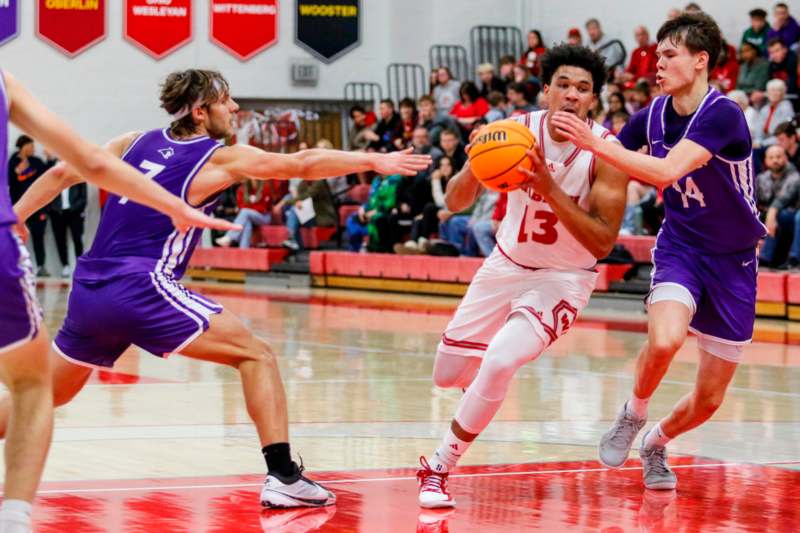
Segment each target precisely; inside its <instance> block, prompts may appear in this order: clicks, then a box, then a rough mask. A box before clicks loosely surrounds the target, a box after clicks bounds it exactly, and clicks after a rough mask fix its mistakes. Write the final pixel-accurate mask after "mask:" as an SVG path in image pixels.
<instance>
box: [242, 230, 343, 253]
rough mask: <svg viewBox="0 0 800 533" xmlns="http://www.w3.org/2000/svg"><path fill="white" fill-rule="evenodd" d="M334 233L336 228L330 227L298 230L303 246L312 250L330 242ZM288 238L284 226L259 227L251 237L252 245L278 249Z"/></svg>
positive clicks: (287, 232) (287, 231)
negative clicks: (325, 242)
mask: <svg viewBox="0 0 800 533" xmlns="http://www.w3.org/2000/svg"><path fill="white" fill-rule="evenodd" d="M335 233H336V228H332V227H322V228H301V229H300V234H301V235H302V237H303V246H304V247H305V248H309V249H312V250H313V249H316V248H319V245H320V243H321V242H323V241H327V240H330V239H331V238H332V237H333V236H334V234H335ZM288 238H289V230H287V229H286V226H260V227H259V228H258V231H257V232H256V233H255V234H254V236H253V243H254V244H258V243H260V244H265V245H266V246H269V247H273V248H278V247H280V246H281V244H282V243H283V241H285V240H286V239H288Z"/></svg>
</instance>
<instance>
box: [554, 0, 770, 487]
mask: <svg viewBox="0 0 800 533" xmlns="http://www.w3.org/2000/svg"><path fill="white" fill-rule="evenodd" d="M721 43H722V36H721V35H720V30H719V28H718V27H717V24H716V23H715V22H714V20H713V19H712V18H711V17H709V16H708V15H706V14H705V13H696V14H682V15H680V16H679V17H677V18H675V19H673V20H670V21H668V22H666V23H665V24H664V25H663V26H662V27H661V29H660V30H659V31H658V48H657V51H656V53H657V55H658V72H657V76H656V80H657V82H658V84H659V86H660V87H661V88H662V89H663V91H664V93H665V96H660V97H658V98H656V99H655V100H654V101H653V102H652V104H651V105H650V106H649V107H648V108H646V109H643V110H641V111H639V112H638V113H637V114H635V115H634V116H633V117H632V118H631V121H630V122H629V123H628V125H627V126H625V128H624V129H623V130H622V132H621V133H620V135H619V140H620V141H621V142H622V144H623V145H624V147H623V146H620V145H615V144H612V143H609V142H606V141H604V140H602V139H598V138H597V137H595V136H593V135H591V133H590V131H589V130H588V128H586V127H585V126H584V125H583V123H581V122H579V121H577V120H574V118H573V117H571V116H569V115H565V114H560V113H557V114H556V117H554V118H553V122H554V123H555V124H556V125H557V127H558V128H559V130H560V131H562V132H563V133H564V135H565V136H567V137H568V138H569V139H571V140H572V141H573V142H574V143H575V144H577V145H580V146H582V147H584V148H585V149H588V150H591V151H592V152H594V153H595V154H596V155H597V156H598V157H600V158H601V159H603V160H605V161H607V162H609V163H610V164H612V165H614V166H616V167H618V168H619V169H621V170H623V171H625V172H627V173H628V174H629V175H631V176H636V177H637V178H639V179H641V180H643V181H646V182H649V183H652V184H653V185H656V186H657V187H659V188H661V189H663V191H664V205H665V210H666V218H665V220H664V225H663V226H662V228H661V231H660V232H659V234H658V237H657V238H656V245H655V247H654V248H653V279H652V284H651V289H650V293H649V295H648V297H647V303H648V313H649V317H648V340H647V342H646V343H645V345H644V347H643V348H642V350H641V352H640V353H639V358H638V360H637V363H636V375H635V381H634V386H633V394H632V396H631V397H630V399H629V400H628V401H627V402H626V403H625V405H624V406H623V407H622V409H621V410H620V412H619V415H618V416H617V419H616V421H615V422H614V425H613V427H612V428H611V430H610V431H609V432H608V433H606V434H605V435H604V436H603V438H602V440H601V442H600V449H599V454H600V460H601V461H602V462H603V463H604V464H605V465H607V466H610V467H619V466H622V464H623V463H624V462H625V460H626V459H627V457H628V454H629V452H630V449H631V446H632V444H633V442H634V440H635V438H636V435H637V433H638V432H639V431H640V430H641V429H642V427H643V426H644V425H645V422H646V420H647V403H648V401H649V399H650V397H651V396H652V394H653V392H654V391H655V389H656V387H658V384H659V383H660V381H661V379H662V378H663V377H664V374H665V373H666V371H667V368H668V367H669V364H670V362H671V361H672V358H673V356H674V355H675V352H676V351H677V350H678V349H679V348H680V347H681V345H682V344H683V342H684V340H685V339H686V335H687V331H689V330H690V331H692V332H693V333H694V334H695V335H696V336H697V345H698V348H699V351H700V362H699V368H698V371H697V381H696V384H695V388H694V390H693V391H692V392H690V393H689V394H687V395H686V396H684V397H683V398H682V399H681V400H680V401H679V402H678V403H677V405H676V406H675V407H674V408H673V410H672V412H671V413H670V414H669V415H668V416H667V417H666V418H663V419H662V420H661V421H660V422H658V424H656V425H655V426H654V427H653V428H652V429H650V431H648V432H647V433H646V434H645V436H644V438H643V440H642V445H641V448H640V451H639V454H640V456H641V458H642V465H643V467H644V485H645V487H647V488H650V489H674V488H675V485H676V483H677V479H676V477H675V474H674V473H673V472H672V470H670V469H669V467H668V466H667V455H666V448H665V446H666V444H667V442H669V441H670V440H671V439H673V438H675V437H677V436H678V435H680V434H682V433H685V432H687V431H689V430H691V429H693V428H695V427H697V426H699V425H700V424H702V423H703V422H705V421H706V420H708V419H709V418H710V417H711V416H712V415H713V414H714V412H715V411H716V410H717V409H718V408H719V406H720V404H721V403H722V400H723V397H724V396H725V391H726V389H727V387H728V384H729V383H730V381H731V379H732V378H733V374H734V372H735V371H736V366H737V364H738V362H739V360H740V358H741V353H742V347H743V345H745V344H747V343H749V342H750V339H751V336H752V333H753V322H754V321H755V302H756V275H757V270H758V261H757V260H756V246H757V244H758V241H759V239H761V238H762V237H763V236H764V235H765V233H766V230H765V228H764V226H763V225H762V224H761V222H759V220H758V216H757V211H756V208H755V202H754V199H753V195H754V183H753V163H752V148H751V140H750V133H749V131H748V128H747V123H746V122H745V118H744V115H743V114H742V112H741V110H740V109H739V107H738V106H737V105H736V104H735V103H734V102H733V101H732V100H730V99H728V98H726V97H725V96H724V95H722V94H720V93H719V92H717V91H716V90H715V89H712V88H710V87H709V85H708V73H709V71H710V70H711V68H712V67H713V66H714V64H715V63H716V61H717V57H719V53H720V49H721ZM642 146H647V147H648V149H649V154H650V155H645V154H642V153H637V152H636V151H635V150H638V149H639V148H641V147H642ZM626 148H627V150H626Z"/></svg>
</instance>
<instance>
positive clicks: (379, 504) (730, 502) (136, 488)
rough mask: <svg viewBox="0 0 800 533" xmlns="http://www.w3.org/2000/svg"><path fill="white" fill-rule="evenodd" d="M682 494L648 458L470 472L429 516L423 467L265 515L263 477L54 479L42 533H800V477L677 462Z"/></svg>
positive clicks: (361, 478)
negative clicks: (328, 500)
mask: <svg viewBox="0 0 800 533" xmlns="http://www.w3.org/2000/svg"><path fill="white" fill-rule="evenodd" d="M671 464H672V465H673V466H674V468H675V470H676V472H677V474H678V479H679V484H678V489H677V491H669V492H664V491H645V490H644V489H643V487H642V485H641V470H640V469H639V467H638V463H637V462H635V461H629V463H628V466H626V467H625V468H623V469H621V470H617V471H611V470H607V469H605V468H600V466H599V464H598V463H597V462H594V461H586V462H558V463H534V464H522V465H494V466H466V467H463V468H459V470H458V475H456V476H454V477H453V478H452V480H451V491H452V492H453V493H454V495H455V496H456V499H457V502H458V508H457V509H456V510H455V511H452V512H448V511H444V512H443V511H421V510H420V509H419V508H418V506H417V502H416V480H415V478H414V474H415V471H414V470H412V469H392V470H368V471H351V472H321V473H315V474H314V477H315V479H318V480H320V481H324V482H327V483H328V484H329V485H330V487H331V488H332V489H333V490H335V491H336V493H337V495H338V498H339V501H338V503H337V505H336V506H334V507H330V508H324V509H303V510H289V511H263V512H262V511H260V508H259V506H258V491H259V487H260V484H261V477H260V476H240V477H224V478H178V479H158V480H136V481H131V482H126V481H111V482H70V483H49V484H45V485H44V486H43V487H42V491H41V493H40V497H39V501H38V506H37V508H36V526H35V527H36V531H41V532H48V533H49V532H52V533H55V532H65V531H68V532H70V533H78V532H95V531H97V532H99V531H125V532H145V531H147V532H153V531H175V532H184V531H185V532H190V531H191V532H199V531H213V532H231V531H281V532H305V531H315V530H318V531H366V532H380V531H414V530H416V531H417V532H426V533H427V532H448V531H449V532H471V531H475V532H478V531H481V532H486V531H533V530H538V531H604V532H620V531H653V532H655V531H664V532H672V531H704V532H706V531H715V532H716V531H770V532H772V531H775V532H778V531H787V532H788V531H798V527H800V491H798V488H800V471H795V470H789V469H783V468H777V467H771V466H755V465H741V464H725V463H718V462H714V461H711V460H708V459H699V458H692V457H679V458H675V459H672V460H671Z"/></svg>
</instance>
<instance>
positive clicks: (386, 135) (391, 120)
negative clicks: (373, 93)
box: [370, 98, 403, 152]
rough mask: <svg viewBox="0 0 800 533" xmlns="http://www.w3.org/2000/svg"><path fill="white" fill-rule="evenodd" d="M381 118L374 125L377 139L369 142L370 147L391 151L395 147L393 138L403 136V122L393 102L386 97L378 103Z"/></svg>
mask: <svg viewBox="0 0 800 533" xmlns="http://www.w3.org/2000/svg"><path fill="white" fill-rule="evenodd" d="M380 115H381V118H380V120H379V121H378V122H377V124H376V125H375V134H376V135H377V136H378V140H377V141H373V142H371V143H370V147H371V148H373V149H375V150H377V151H380V152H393V151H394V150H396V149H397V147H396V146H395V144H394V141H395V139H397V138H400V137H402V136H403V124H402V122H401V121H400V115H398V114H397V112H396V111H395V110H394V102H392V101H391V100H390V99H388V98H386V99H384V100H381V104H380Z"/></svg>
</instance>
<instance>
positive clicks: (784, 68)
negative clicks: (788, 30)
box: [767, 38, 798, 95]
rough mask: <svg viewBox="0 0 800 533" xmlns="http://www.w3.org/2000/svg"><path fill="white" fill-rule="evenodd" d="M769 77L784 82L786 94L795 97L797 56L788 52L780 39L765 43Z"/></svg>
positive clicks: (796, 92)
mask: <svg viewBox="0 0 800 533" xmlns="http://www.w3.org/2000/svg"><path fill="white" fill-rule="evenodd" d="M767 52H768V53H769V77H770V79H779V80H783V81H784V82H786V91H787V93H788V94H792V95H797V94H798V91H797V54H795V53H794V52H792V51H791V50H789V49H788V48H787V47H786V45H785V44H783V41H781V40H780V39H777V38H775V39H770V40H769V41H767Z"/></svg>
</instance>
